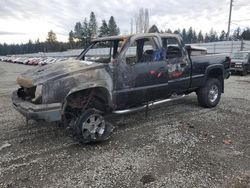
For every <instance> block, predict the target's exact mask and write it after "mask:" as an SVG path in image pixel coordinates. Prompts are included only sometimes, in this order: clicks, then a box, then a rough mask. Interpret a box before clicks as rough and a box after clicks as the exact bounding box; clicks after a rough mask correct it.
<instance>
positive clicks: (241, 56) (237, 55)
mask: <svg viewBox="0 0 250 188" xmlns="http://www.w3.org/2000/svg"><path fill="white" fill-rule="evenodd" d="M232 59H248V53H242V52H237V53H233V54H232Z"/></svg>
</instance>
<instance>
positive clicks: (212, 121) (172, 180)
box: [0, 62, 250, 187]
mask: <svg viewBox="0 0 250 188" xmlns="http://www.w3.org/2000/svg"><path fill="white" fill-rule="evenodd" d="M30 68H32V67H30V66H29V67H28V66H24V65H18V64H10V63H3V62H0V86H1V87H0V187H76V186H79V187H90V186H92V187H250V75H248V76H245V77H241V76H231V77H230V79H229V80H226V81H225V94H223V95H222V100H221V102H220V104H219V105H218V106H217V107H216V108H214V109H205V108H202V107H200V106H198V102H197V100H196V95H195V94H192V95H190V96H188V97H186V98H183V99H180V100H178V101H175V102H171V103H168V104H164V105H161V106H159V107H155V108H153V109H151V110H150V111H149V116H148V117H147V118H146V117H145V112H138V113H135V114H131V115H125V116H114V117H110V121H112V123H113V124H114V125H115V130H114V133H113V134H112V136H111V139H110V140H108V141H106V142H103V143H100V144H94V145H93V144H92V145H80V144H79V143H78V142H76V141H73V140H72V139H71V138H70V137H68V136H66V134H65V132H64V130H63V128H61V127H59V126H57V125H56V124H48V123H41V122H40V123H37V122H35V121H30V123H29V124H28V125H26V123H25V119H24V118H23V117H22V116H21V115H20V114H19V113H18V112H16V111H15V110H14V108H13V107H12V104H11V98H10V97H11V92H12V91H13V90H14V89H16V88H17V85H16V83H15V78H16V76H17V75H18V74H19V73H21V72H23V71H25V70H27V69H30Z"/></svg>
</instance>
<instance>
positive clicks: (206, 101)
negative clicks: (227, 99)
mask: <svg viewBox="0 0 250 188" xmlns="http://www.w3.org/2000/svg"><path fill="white" fill-rule="evenodd" d="M221 90H222V86H221V82H220V80H218V79H216V78H210V79H208V80H207V82H206V85H205V86H204V87H202V88H200V89H199V90H198V92H197V99H198V102H199V104H200V105H201V106H203V107H205V108H212V107H215V106H216V105H217V104H218V103H219V101H220V97H221Z"/></svg>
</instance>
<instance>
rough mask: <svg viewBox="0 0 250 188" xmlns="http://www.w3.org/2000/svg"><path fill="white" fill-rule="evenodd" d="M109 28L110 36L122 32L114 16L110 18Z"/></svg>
mask: <svg viewBox="0 0 250 188" xmlns="http://www.w3.org/2000/svg"><path fill="white" fill-rule="evenodd" d="M108 29H109V36H113V35H119V34H120V29H119V27H118V26H117V24H116V22H115V18H114V17H113V16H111V17H110V19H109V23H108Z"/></svg>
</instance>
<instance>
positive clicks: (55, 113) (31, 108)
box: [12, 91, 62, 122]
mask: <svg viewBox="0 0 250 188" xmlns="http://www.w3.org/2000/svg"><path fill="white" fill-rule="evenodd" d="M12 102H13V106H14V108H15V109H16V110H17V111H18V112H20V113H21V114H22V115H23V116H25V117H26V118H28V119H34V120H44V121H47V122H53V121H60V120H61V110H62V104H61V103H52V104H33V103H30V102H28V101H24V100H22V99H21V98H19V97H18V96H17V91H14V92H13V93H12Z"/></svg>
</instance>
